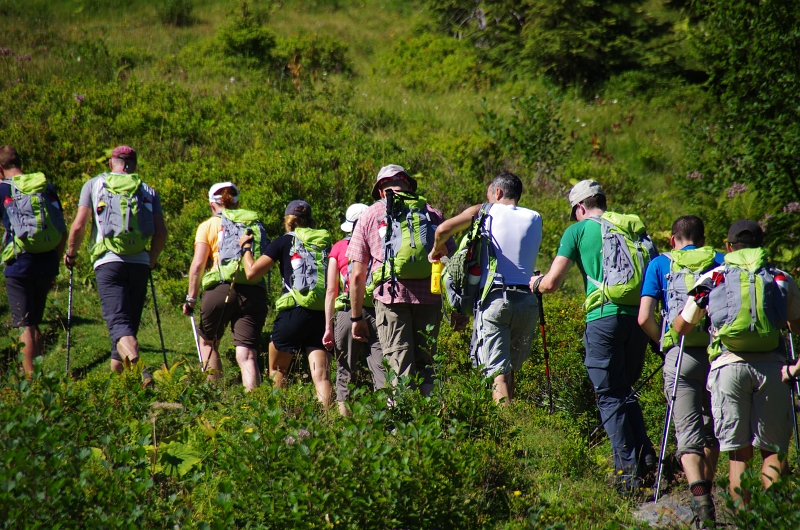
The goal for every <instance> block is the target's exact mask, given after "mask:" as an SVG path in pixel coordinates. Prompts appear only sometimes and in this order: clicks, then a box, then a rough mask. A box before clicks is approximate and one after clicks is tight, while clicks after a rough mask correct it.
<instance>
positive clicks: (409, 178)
mask: <svg viewBox="0 0 800 530" xmlns="http://www.w3.org/2000/svg"><path fill="white" fill-rule="evenodd" d="M397 174H398V175H399V173H397ZM403 174H404V175H405V178H406V180H407V181H408V184H409V185H410V186H411V192H412V193H416V192H417V179H415V178H414V177H412V176H411V175H409V174H408V173H403ZM394 176H396V175H392V176H391V177H386V178H383V179H381V180H379V181H378V182H376V183H375V185H374V186H372V198H373V199H375V200H376V201H379V200H381V192H380V190H379V189H378V188H379V187H380V184H381V182H383V181H384V180H388V179H390V178H393V177H394Z"/></svg>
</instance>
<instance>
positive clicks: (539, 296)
mask: <svg viewBox="0 0 800 530" xmlns="http://www.w3.org/2000/svg"><path fill="white" fill-rule="evenodd" d="M541 273H542V272H541V271H538V270H536V271H533V274H534V276H539V275H540V274H541ZM536 300H537V301H538V302H539V330H541V332H542V355H544V375H545V377H547V403H548V411H549V413H550V414H552V413H553V386H552V383H551V381H550V352H549V351H547V334H546V333H545V324H544V304H543V303H542V293H536Z"/></svg>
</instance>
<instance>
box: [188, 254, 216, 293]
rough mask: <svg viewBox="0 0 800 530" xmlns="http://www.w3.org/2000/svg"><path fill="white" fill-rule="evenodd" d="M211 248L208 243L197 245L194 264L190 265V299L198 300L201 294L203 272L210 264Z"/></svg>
mask: <svg viewBox="0 0 800 530" xmlns="http://www.w3.org/2000/svg"><path fill="white" fill-rule="evenodd" d="M210 253H211V247H210V246H209V245H208V243H195V244H194V256H193V257H192V264H191V265H189V291H188V293H187V294H188V296H189V298H197V296H198V295H199V294H200V280H202V278H203V271H204V269H205V267H206V263H207V262H208V256H209V254H210Z"/></svg>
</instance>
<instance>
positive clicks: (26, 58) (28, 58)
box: [22, 53, 31, 62]
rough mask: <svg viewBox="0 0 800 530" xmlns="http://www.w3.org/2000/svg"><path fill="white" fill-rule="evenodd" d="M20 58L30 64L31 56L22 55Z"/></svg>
mask: <svg viewBox="0 0 800 530" xmlns="http://www.w3.org/2000/svg"><path fill="white" fill-rule="evenodd" d="M22 58H23V59H25V60H26V61H28V62H31V56H30V55H28V54H27V53H26V54H25V55H23V56H22Z"/></svg>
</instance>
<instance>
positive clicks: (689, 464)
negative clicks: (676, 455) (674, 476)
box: [681, 453, 713, 484]
mask: <svg viewBox="0 0 800 530" xmlns="http://www.w3.org/2000/svg"><path fill="white" fill-rule="evenodd" d="M681 467H683V472H684V473H686V482H688V483H689V484H692V483H694V482H697V481H698V480H708V479H706V475H705V469H706V466H705V458H704V457H703V455H698V454H695V453H686V454H684V455H682V456H681ZM712 479H713V477H712Z"/></svg>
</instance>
